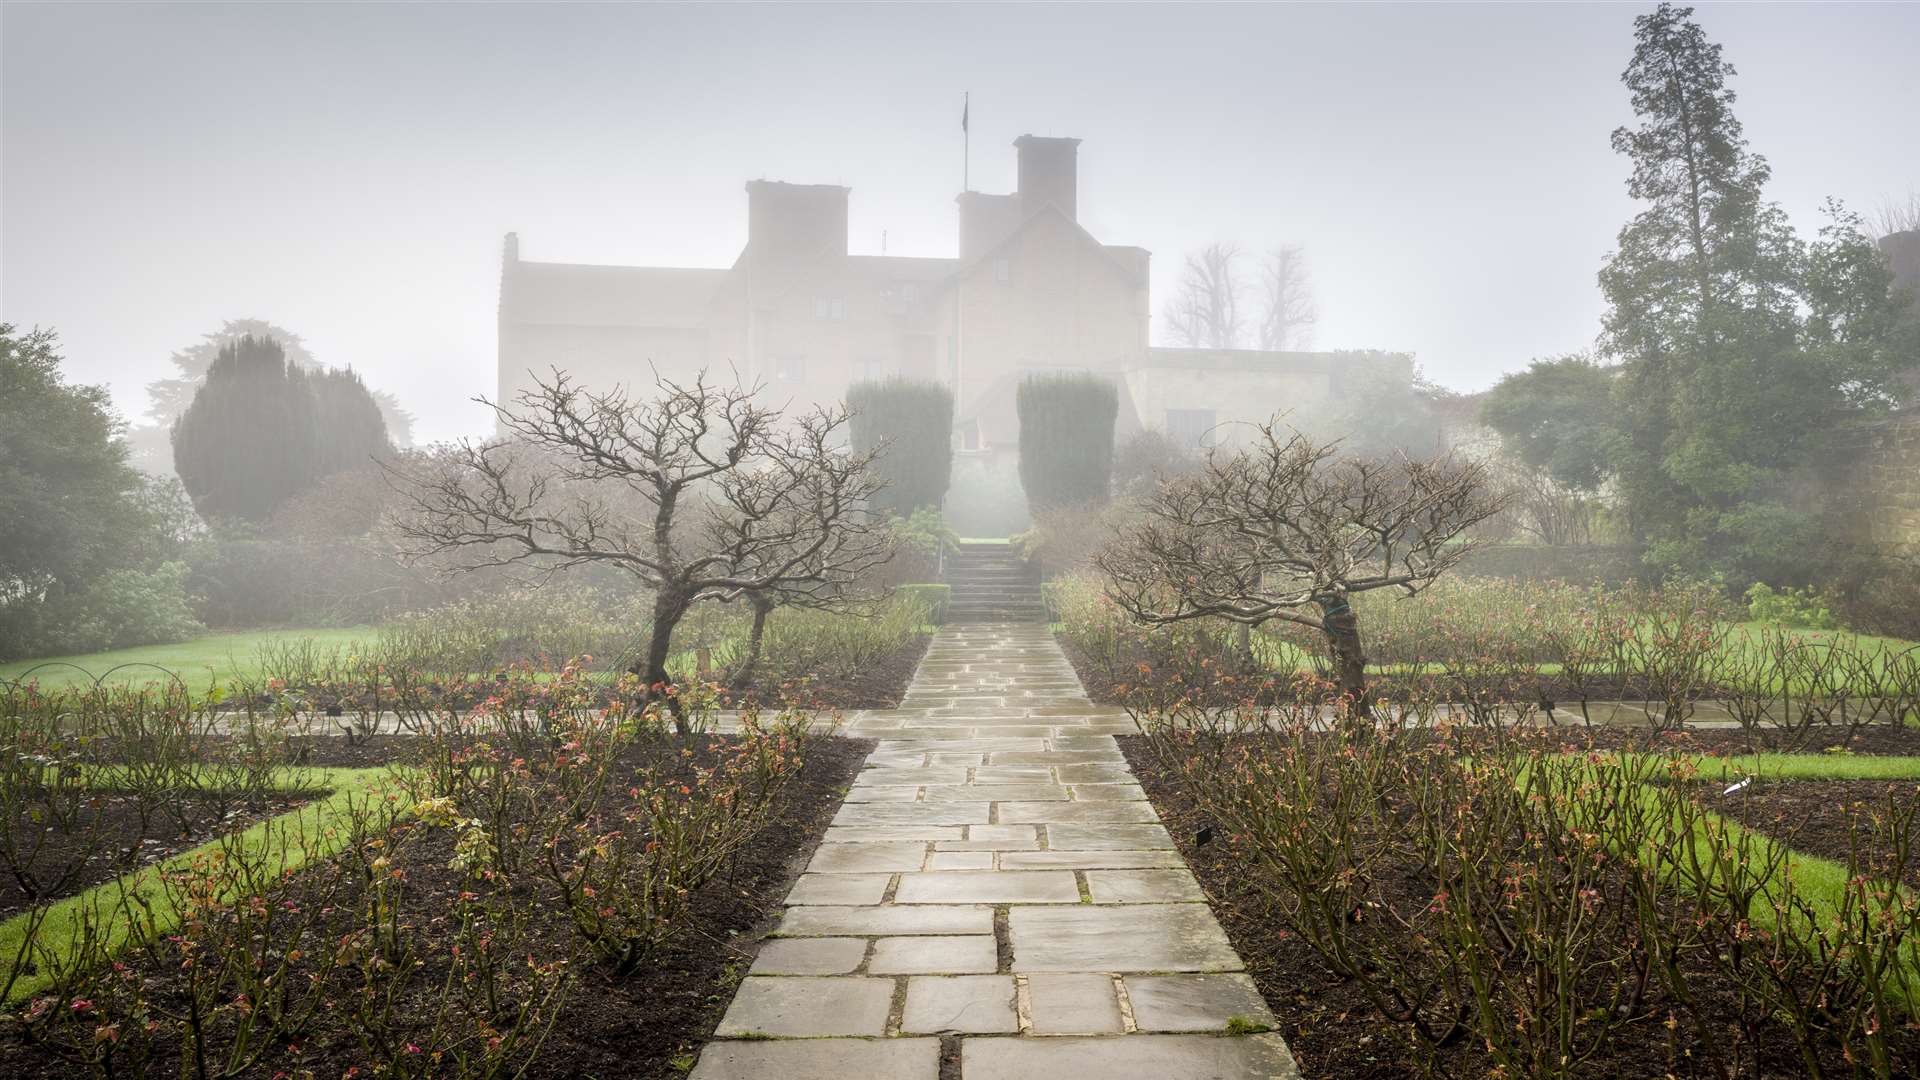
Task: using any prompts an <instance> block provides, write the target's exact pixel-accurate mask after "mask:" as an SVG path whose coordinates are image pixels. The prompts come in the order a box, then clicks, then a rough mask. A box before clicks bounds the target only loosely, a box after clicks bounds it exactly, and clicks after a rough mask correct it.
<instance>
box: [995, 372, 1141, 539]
mask: <svg viewBox="0 0 1920 1080" xmlns="http://www.w3.org/2000/svg"><path fill="white" fill-rule="evenodd" d="M1015 400H1016V405H1017V407H1018V409H1019V412H1020V484H1021V486H1022V487H1024V488H1026V490H1027V505H1028V506H1029V507H1030V508H1032V509H1033V510H1035V511H1039V510H1045V509H1048V508H1050V507H1056V506H1077V505H1080V504H1083V503H1101V502H1105V501H1106V500H1107V493H1108V491H1109V490H1110V488H1111V486H1112V484H1113V423H1114V418H1115V417H1117V416H1118V415H1119V412H1120V394H1119V391H1117V390H1116V389H1115V388H1114V385H1113V383H1111V382H1109V381H1107V380H1105V379H1102V378H1100V377H1098V376H1096V375H1032V376H1028V377H1027V379H1026V381H1025V382H1022V383H1021V384H1020V391H1019V394H1018V396H1017V398H1016V399H1015Z"/></svg>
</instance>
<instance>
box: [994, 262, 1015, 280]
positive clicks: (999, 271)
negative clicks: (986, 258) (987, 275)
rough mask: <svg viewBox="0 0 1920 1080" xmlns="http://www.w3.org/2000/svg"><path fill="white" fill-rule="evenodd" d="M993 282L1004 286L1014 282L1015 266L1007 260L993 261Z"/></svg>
mask: <svg viewBox="0 0 1920 1080" xmlns="http://www.w3.org/2000/svg"><path fill="white" fill-rule="evenodd" d="M993 280H995V281H997V282H999V283H1000V284H1002V285H1006V284H1010V283H1011V282H1012V281H1013V264H1012V263H1010V262H1008V261H1007V260H1005V259H995V260H993Z"/></svg>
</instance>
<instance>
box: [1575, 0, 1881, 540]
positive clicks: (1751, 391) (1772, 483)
mask: <svg viewBox="0 0 1920 1080" xmlns="http://www.w3.org/2000/svg"><path fill="white" fill-rule="evenodd" d="M1692 16H1693V12H1692V9H1691V8H1681V7H1675V6H1673V5H1671V4H1662V5H1661V6H1660V8H1659V9H1658V10H1657V11H1655V12H1653V13H1651V14H1648V15H1643V16H1641V17H1640V18H1638V19H1636V20H1635V30H1636V33H1635V38H1636V48H1635V50H1634V54H1633V59H1632V61H1631V63H1630V64H1629V65H1628V67H1627V70H1626V72H1625V73H1624V75H1623V76H1622V79H1623V81H1624V82H1625V84H1626V86H1627V88H1628V89H1629V91H1630V92H1631V95H1632V101H1633V108H1634V111H1635V113H1636V114H1637V116H1638V117H1639V122H1638V124H1637V125H1636V126H1632V127H1622V128H1620V129H1619V130H1617V131H1615V132H1614V134H1613V145H1614V148H1615V149H1616V150H1617V151H1619V152H1620V153H1622V154H1624V155H1626V156H1627V158H1628V159H1629V160H1630V161H1631V163H1632V166H1633V168H1632V174H1631V177H1630V179H1629V180H1628V184H1627V189H1628V192H1629V194H1631V195H1632V196H1633V198H1634V199H1636V200H1637V201H1639V202H1640V203H1641V204H1642V208H1641V209H1640V211H1639V212H1638V213H1636V214H1635V215H1634V217H1633V218H1632V220H1630V221H1629V222H1628V223H1627V224H1626V226H1625V227H1624V228H1622V229H1621V231H1620V236H1619V240H1618V245H1617V250H1616V251H1615V252H1614V253H1613V254H1612V255H1611V256H1610V257H1609V258H1608V260H1607V263H1606V265H1605V267H1604V269H1602V271H1601V273H1600V285H1601V289H1602V292H1603V293H1604V295H1605V297H1606V300H1607V304H1608V312H1607V315H1606V319H1605V324H1604V334H1603V337H1602V345H1603V348H1604V349H1605V351H1606V352H1607V354H1608V355H1609V356H1611V357H1613V358H1614V359H1616V360H1618V361H1620V363H1621V371H1620V375H1619V378H1618V384H1617V388H1616V391H1615V400H1616V403H1617V404H1618V406H1619V417H1620V424H1621V431H1622V433H1623V438H1622V439H1621V441H1620V443H1619V446H1620V453H1619V455H1618V458H1617V460H1618V475H1619V479H1620V487H1621V491H1622V494H1623V495H1624V497H1625V503H1626V510H1627V513H1628V519H1629V522H1630V525H1631V527H1632V528H1633V529H1634V531H1635V532H1636V534H1638V535H1639V536H1640V537H1641V538H1642V539H1644V540H1646V541H1647V542H1648V543H1649V544H1650V552H1651V557H1652V558H1653V559H1654V560H1655V561H1656V562H1659V563H1661V564H1663V565H1668V566H1677V567H1682V568H1685V569H1689V570H1694V571H1726V572H1729V573H1733V574H1735V575H1737V576H1738V575H1745V576H1752V575H1755V574H1758V573H1760V572H1761V570H1760V566H1759V565H1758V564H1756V563H1754V562H1752V561H1749V560H1745V559H1743V557H1739V556H1736V555H1735V554H1734V553H1735V552H1737V551H1742V550H1744V551H1746V552H1748V554H1749V555H1751V554H1752V552H1753V551H1754V550H1755V549H1754V548H1753V546H1752V543H1759V542H1761V541H1762V539H1763V538H1762V537H1758V536H1753V537H1749V538H1748V540H1749V541H1751V542H1752V543H1746V542H1740V541H1738V540H1737V538H1736V537H1733V536H1731V535H1730V533H1737V532H1739V531H1740V530H1741V528H1742V525H1741V523H1742V522H1753V521H1762V520H1764V521H1765V522H1767V529H1766V535H1767V536H1772V537H1788V536H1791V537H1792V539H1791V540H1789V541H1784V543H1785V544H1786V546H1785V547H1784V548H1782V549H1781V551H1782V553H1785V552H1787V551H1795V550H1797V549H1799V547H1800V545H1802V544H1804V543H1805V542H1806V540H1807V539H1808V537H1809V536H1810V535H1812V534H1814V533H1816V532H1817V531H1819V523H1818V522H1817V520H1816V519H1815V518H1814V517H1813V516H1812V515H1811V514H1807V513H1803V512H1800V511H1797V510H1795V509H1794V508H1793V507H1792V506H1791V505H1790V503H1789V500H1788V499H1787V490H1786V489H1787V482H1788V479H1789V474H1790V471H1791V470H1793V469H1794V468H1796V467H1799V466H1802V465H1805V464H1807V463H1809V462H1810V461H1813V460H1815V459H1816V458H1817V457H1818V456H1819V455H1820V454H1821V453H1823V452H1825V451H1826V450H1828V449H1830V448H1832V447H1833V446H1834V445H1835V435H1836V434H1837V433H1838V432H1840V431H1842V430H1844V429H1845V427H1847V426H1848V425H1849V424H1850V423H1852V422H1855V421H1857V420H1860V419H1863V418H1865V417H1867V416H1870V415H1872V414H1873V413H1874V412H1875V411H1877V410H1879V409H1882V408H1884V407H1885V406H1887V405H1889V404H1892V403H1893V402H1895V401H1897V400H1898V398H1899V396H1900V393H1901V388H1900V385H1899V383H1898V381H1897V379H1896V376H1897V374H1898V373H1899V372H1900V371H1902V370H1904V369H1906V368H1909V367H1911V366H1912V365H1913V364H1914V363H1915V360H1916V356H1915V351H1914V347H1913V342H1912V339H1911V336H1910V335H1909V334H1908V333H1907V331H1906V330H1905V329H1903V325H1902V323H1901V320H1900V313H1899V310H1898V305H1897V303H1896V301H1895V299H1894V296H1893V293H1892V290H1891V285H1892V278H1891V274H1890V272H1889V271H1888V270H1887V268H1886V266H1885V263H1884V261H1883V260H1882V259H1881V258H1880V256H1879V253H1878V252H1877V250H1876V249H1875V248H1874V246H1873V244H1872V242H1871V241H1870V240H1869V239H1868V238H1867V237H1866V235H1865V234H1864V231H1863V228H1862V223H1861V221H1860V219H1859V218H1858V217H1857V216H1855V215H1853V214H1851V213H1848V212H1846V211H1845V210H1843V209H1841V208H1839V207H1838V206H1837V205H1831V204H1830V206H1829V212H1828V214H1829V224H1828V226H1827V227H1826V228H1824V229H1822V230H1821V235H1820V239H1819V240H1817V241H1815V242H1814V243H1812V244H1811V245H1808V244H1804V243H1802V241H1801V240H1800V239H1799V238H1798V237H1797V236H1796V235H1795V233H1794V230H1793V228H1792V226H1791V225H1790V223H1789V222H1788V221H1787V218H1786V215H1785V213H1784V212H1783V211H1782V210H1781V209H1780V207H1779V206H1778V205H1776V204H1774V203H1771V202H1768V201H1767V200H1766V199H1765V196H1764V188H1765V185H1766V182H1767V180H1768V177H1769V174H1770V171H1769V168H1768V166H1767V162H1766V159H1765V158H1763V157H1761V156H1760V155H1758V154H1756V153H1754V152H1752V151H1751V150H1750V149H1749V147H1748V145H1747V140H1746V136H1745V134H1744V132H1743V129H1742V128H1741V125H1740V122H1739V120H1738V119H1737V118H1736V117H1735V116H1734V114H1733V105H1734V102H1735V94H1734V92H1733V90H1732V88H1731V87H1730V86H1729V85H1728V80H1729V79H1730V78H1731V77H1732V76H1733V75H1734V68H1733V65H1731V64H1730V63H1728V62H1727V61H1726V60H1725V59H1724V58H1723V56H1722V54H1721V49H1720V46H1719V45H1718V44H1716V43H1714V42H1712V41H1710V40H1708V38H1707V36H1706V33H1705V31H1704V30H1703V29H1702V28H1701V27H1700V25H1699V24H1698V23H1696V22H1694V21H1693V17H1692ZM1582 385H1584V384H1582ZM1569 408H1573V409H1575V410H1576V411H1577V410H1578V408H1579V407H1578V406H1577V405H1570V406H1569ZM1796 515H1797V516H1798V517H1799V518H1800V521H1801V526H1802V527H1800V528H1797V529H1790V528H1785V527H1784V524H1783V523H1785V522H1786V521H1787V520H1788V519H1790V518H1793V517H1795V516H1796ZM1800 554H1804V552H1803V551H1801V552H1800ZM1762 561H1763V562H1772V563H1774V564H1775V565H1777V564H1778V560H1762Z"/></svg>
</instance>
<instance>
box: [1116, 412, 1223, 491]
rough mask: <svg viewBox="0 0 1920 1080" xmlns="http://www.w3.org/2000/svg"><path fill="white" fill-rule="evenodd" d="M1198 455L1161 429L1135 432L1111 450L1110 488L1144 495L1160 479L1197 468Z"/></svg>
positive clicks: (1199, 462) (1201, 461) (1199, 457)
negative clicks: (1111, 482)
mask: <svg viewBox="0 0 1920 1080" xmlns="http://www.w3.org/2000/svg"><path fill="white" fill-rule="evenodd" d="M1202 463H1203V459H1202V458H1201V456H1200V455H1199V454H1197V453H1195V452H1193V451H1192V450H1190V449H1188V448H1187V447H1186V446H1184V445H1182V444H1181V443H1180V440H1178V439H1175V438H1174V437H1173V436H1171V435H1168V434H1167V433H1166V432H1164V431H1159V430H1156V429H1154V428H1147V429H1145V430H1143V431H1137V432H1135V433H1134V434H1133V435H1132V437H1130V438H1128V439H1127V440H1126V441H1125V442H1122V443H1121V444H1120V445H1119V447H1118V448H1116V449H1115V450H1114V452H1113V488H1114V491H1115V492H1116V493H1117V494H1121V495H1144V494H1146V493H1147V492H1149V491H1152V490H1153V485H1155V484H1157V483H1159V482H1160V481H1161V480H1162V479H1165V478H1167V477H1172V476H1179V475H1182V474H1183V473H1189V472H1192V471H1194V470H1195V469H1198V468H1200V466H1201V465H1202Z"/></svg>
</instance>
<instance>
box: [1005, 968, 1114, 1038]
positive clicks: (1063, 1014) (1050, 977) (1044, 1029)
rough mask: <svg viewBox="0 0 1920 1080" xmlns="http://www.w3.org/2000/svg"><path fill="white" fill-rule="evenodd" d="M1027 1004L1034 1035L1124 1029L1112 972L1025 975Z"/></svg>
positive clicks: (1108, 1032) (1095, 1033)
mask: <svg viewBox="0 0 1920 1080" xmlns="http://www.w3.org/2000/svg"><path fill="white" fill-rule="evenodd" d="M1026 981H1027V1003H1028V1004H1027V1007H1028V1011H1029V1013H1030V1014H1031V1016H1032V1018H1033V1033H1034V1034H1036V1035H1105V1034H1117V1033H1119V1032H1122V1031H1125V1030H1126V1021H1124V1020H1123V1019H1121V1016H1120V996H1119V994H1117V993H1116V992H1115V990H1114V985H1113V976H1111V975H1103V974H1098V973H1092V974H1078V973H1041V974H1037V975H1028V976H1027V977H1026Z"/></svg>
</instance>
